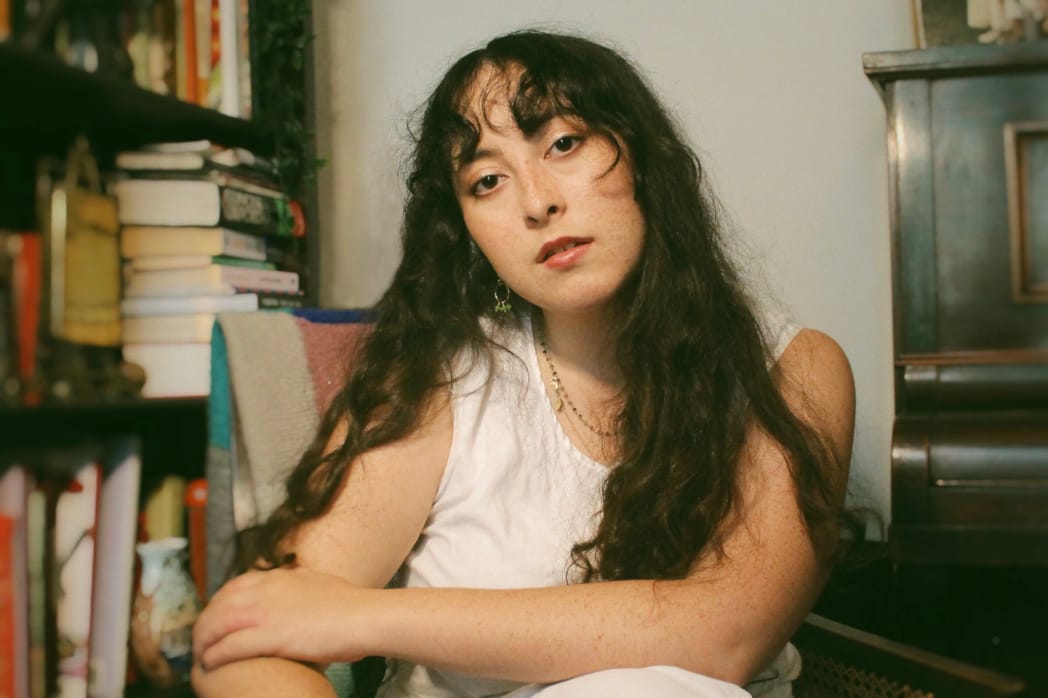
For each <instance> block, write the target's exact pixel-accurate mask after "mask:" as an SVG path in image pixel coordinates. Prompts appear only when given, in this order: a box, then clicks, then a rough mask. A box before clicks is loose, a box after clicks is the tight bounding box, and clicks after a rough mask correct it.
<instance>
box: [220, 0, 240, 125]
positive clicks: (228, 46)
mask: <svg viewBox="0 0 1048 698" xmlns="http://www.w3.org/2000/svg"><path fill="white" fill-rule="evenodd" d="M238 4H239V0H218V8H219V20H218V21H219V26H218V31H219V43H220V49H219V52H220V55H219V62H220V63H221V66H222V68H221V71H222V87H221V90H220V91H219V105H218V110H219V111H220V112H222V113H223V114H226V115H227V116H235V117H239V116H242V115H241V113H240V75H239V71H238V69H237V61H238V55H239V53H240V51H239V48H238V46H237V44H238V43H239V42H238V41H237V39H238V32H239V29H238V27H237V24H238V22H237V15H238V14H239V8H238Z"/></svg>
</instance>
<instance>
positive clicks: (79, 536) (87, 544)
mask: <svg viewBox="0 0 1048 698" xmlns="http://www.w3.org/2000/svg"><path fill="white" fill-rule="evenodd" d="M100 484H101V471H100V468H99V465H98V463H97V461H96V460H95V459H94V458H92V457H87V458H86V459H85V462H84V463H83V464H82V465H81V466H80V467H79V468H78V469H77V470H76V473H75V474H74V475H73V476H72V477H71V478H70V480H69V482H68V484H67V485H66V487H65V489H64V490H63V491H62V492H60V493H59V495H58V501H57V503H56V504H55V528H54V575H55V576H56V577H57V580H58V586H57V588H56V594H55V628H56V630H57V634H58V644H57V647H58V660H57V676H58V692H59V695H61V696H63V697H66V696H68V697H70V698H72V697H73V696H78V697H79V696H82V697H83V698H86V697H87V676H88V652H89V637H90V630H91V599H92V595H93V593H94V590H93V584H94V578H95V577H94V573H95V530H96V529H95V525H96V521H97V517H98V497H99V489H100Z"/></svg>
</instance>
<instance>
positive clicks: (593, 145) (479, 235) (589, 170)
mask: <svg viewBox="0 0 1048 698" xmlns="http://www.w3.org/2000/svg"><path fill="white" fill-rule="evenodd" d="M491 77H493V76H492V75H487V76H485V75H484V74H483V73H482V75H481V76H480V78H479V80H478V83H479V84H488V85H490V84H492V83H491V80H490V78H491ZM494 77H495V79H496V80H498V79H499V78H500V76H494ZM486 78H487V79H486ZM476 93H479V94H480V96H479V97H476V98H475V101H474V104H473V105H472V106H471V108H470V110H469V113H468V116H469V117H470V119H471V120H472V121H473V122H474V123H475V124H478V125H479V129H480V133H479V141H478V143H477V147H476V150H475V152H474V154H473V157H472V158H469V159H461V160H460V161H459V162H457V163H456V165H457V166H456V176H455V180H456V181H455V190H456V195H457V197H458V201H459V205H460V206H461V207H462V214H463V217H464V219H465V223H466V227H467V228H468V229H469V232H470V234H471V235H472V236H473V239H474V241H475V242H476V243H477V245H478V246H479V247H480V249H481V250H482V251H483V252H484V255H485V256H486V257H487V259H488V261H490V262H491V265H492V266H493V267H494V269H495V272H496V273H497V274H498V275H499V276H500V277H501V278H502V280H503V281H504V282H505V283H506V285H507V286H509V287H510V288H511V289H512V290H513V291H514V293H516V294H517V295H519V296H521V297H522V298H524V299H525V300H527V301H529V302H530V303H532V304H534V305H536V306H538V307H539V308H541V309H543V310H544V311H546V312H547V313H549V312H553V313H565V314H580V313H589V312H593V311H599V310H603V309H605V308H606V307H608V305H609V304H610V303H611V302H612V301H613V300H614V298H615V296H616V292H617V291H618V290H619V288H620V287H621V286H622V284H623V282H624V280H625V279H626V277H627V276H628V275H629V273H630V272H631V271H632V270H633V269H634V267H636V265H637V263H638V261H639V259H640V255H641V248H642V246H643V242H644V218H643V216H642V214H641V211H640V207H639V206H638V205H637V202H636V200H635V199H634V188H633V177H632V173H631V171H630V166H629V161H628V157H629V154H628V153H626V152H625V151H623V153H622V156H621V157H620V158H619V161H618V162H617V163H616V161H615V160H616V156H617V150H616V148H615V146H614V144H613V143H612V142H609V140H608V139H607V138H605V137H603V136H599V135H597V134H594V133H591V132H589V130H588V129H587V127H586V125H585V124H584V123H582V122H580V121H577V120H572V119H569V118H564V117H558V116H554V117H553V118H552V119H550V120H549V121H548V122H546V123H545V124H544V125H542V126H541V127H540V128H538V129H537V130H536V131H535V132H534V133H533V134H530V135H526V134H525V133H523V132H522V131H521V130H520V129H519V128H518V127H517V125H516V123H515V121H514V119H513V115H512V113H511V112H510V109H509V106H508V101H507V96H506V93H507V91H506V90H504V89H501V88H496V89H493V90H492V89H488V90H475V94H476ZM481 100H483V104H481V103H480V102H481Z"/></svg>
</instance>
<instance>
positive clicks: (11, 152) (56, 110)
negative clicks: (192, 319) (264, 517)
mask: <svg viewBox="0 0 1048 698" xmlns="http://www.w3.org/2000/svg"><path fill="white" fill-rule="evenodd" d="M252 4H254V3H252ZM302 4H303V6H304V7H305V8H307V17H306V20H305V22H304V23H303V25H302V26H303V27H304V28H305V29H306V30H308V28H309V27H310V26H311V20H310V19H309V17H308V8H309V6H310V3H309V2H304V3H302ZM301 76H302V81H303V82H302V87H303V89H302V95H303V97H304V99H305V104H304V105H303V106H304V108H303V110H302V111H303V127H304V129H305V131H306V132H307V134H311V132H312V124H313V107H312V99H313V89H312V84H311V82H312V55H311V50H310V48H309V46H308V44H307V46H306V48H305V49H304V61H303V63H302V66H301ZM269 89H270V90H272V89H273V88H272V85H270V86H269ZM0 102H2V103H3V107H2V108H0V230H9V231H27V230H34V229H36V227H37V217H36V212H35V210H34V209H35V201H36V192H35V186H36V184H35V182H36V168H37V163H38V161H39V159H40V158H41V157H42V156H46V155H50V156H57V157H59V158H61V157H63V156H64V155H65V153H66V152H67V149H68V148H69V145H70V143H71V142H72V140H73V138H74V137H75V136H77V135H78V134H83V135H84V136H86V137H87V139H88V140H89V141H90V144H91V147H92V150H93V152H94V155H95V156H96V158H97V159H98V162H99V164H100V166H101V168H102V169H103V170H107V169H109V168H110V166H111V165H112V163H113V158H114V156H115V154H116V153H117V152H119V151H122V150H131V149H134V148H137V147H139V146H141V145H144V144H148V143H153V142H170V141H195V140H209V141H212V142H215V143H221V144H222V145H224V146H227V147H241V148H245V149H247V150H250V151H252V152H254V153H256V154H258V155H261V156H265V157H273V156H278V155H279V154H280V148H281V145H280V143H281V124H280V121H279V118H274V117H272V116H269V115H268V113H267V112H266V111H264V110H256V116H255V118H253V119H241V118H233V117H230V116H226V115H224V114H221V113H219V112H218V111H215V110H212V109H208V108H205V107H201V106H197V105H195V104H190V103H187V102H184V101H181V100H179V99H177V98H175V97H172V96H166V95H161V94H157V93H154V92H150V91H148V90H146V89H143V88H141V87H138V86H137V85H135V84H134V83H133V82H130V81H123V80H120V79H117V78H112V77H107V76H103V75H97V74H91V73H88V72H86V71H83V70H81V69H79V68H75V67H72V66H68V65H65V64H64V63H62V62H61V61H60V60H59V59H57V58H56V57H54V56H52V55H50V54H48V53H44V52H42V51H34V50H29V49H26V48H23V47H21V46H18V45H16V42H14V41H13V40H9V41H6V42H0ZM283 147H286V142H285V144H284V146H283ZM302 148H303V151H304V152H303V153H302V161H303V162H306V163H311V162H313V161H314V160H315V152H314V150H313V146H312V143H311V139H307V142H306V143H304V144H303V146H302ZM297 194H298V195H297V198H298V200H299V203H300V204H301V205H302V208H303V212H304V214H305V218H306V222H307V231H308V232H307V236H306V238H305V239H296V240H294V241H293V242H294V246H293V247H292V248H291V250H292V254H293V255H294V256H295V257H296V258H297V259H298V261H299V263H300V269H301V275H302V282H303V286H304V288H305V290H306V297H305V299H304V300H305V303H306V304H307V305H315V299H316V288H317V284H316V278H317V273H316V270H317V269H318V266H319V264H318V259H317V247H318V246H317V245H316V244H313V242H312V240H315V236H316V234H317V230H318V217H317V215H316V197H315V193H314V192H313V190H312V187H309V186H306V187H303V188H302V189H301V191H299V192H298V193H297ZM127 435H133V436H136V437H137V438H138V440H139V443H140V452H139V456H140V458H141V463H142V470H141V480H140V491H141V492H142V493H145V492H147V491H149V490H150V489H151V488H153V487H154V486H155V485H156V484H157V483H158V482H159V481H160V480H161V479H163V478H164V477H165V476H166V475H180V476H182V477H184V478H185V479H186V480H190V479H193V478H198V477H202V476H203V475H204V469H205V468H204V466H205V460H206V450H207V399H206V398H154V399H144V398H119V399H105V400H103V399H99V400H84V399H75V400H70V401H62V402H47V401H45V402H43V403H42V404H38V405H32V406H27V405H22V404H5V403H3V402H2V401H0V475H2V474H3V473H4V471H5V470H6V469H7V468H8V467H9V466H10V465H12V464H16V463H17V464H22V465H25V466H28V467H29V468H30V469H33V468H36V469H37V470H38V471H39V472H41V473H55V472H72V469H74V468H75V467H76V466H77V462H76V457H77V448H78V446H79V445H80V444H85V443H87V444H90V443H105V442H107V441H108V440H109V439H113V438H118V437H121V436H127ZM63 459H65V460H67V461H69V462H68V463H65V462H64V461H63ZM140 502H141V500H140ZM128 661H131V660H130V658H129V659H128ZM53 680H54V678H53V676H52V677H49V678H48V681H49V682H51V681H53ZM127 695H130V696H135V695H165V696H171V697H174V696H183V695H185V696H191V695H192V692H191V690H190V689H189V688H188V686H186V685H184V684H183V685H179V686H176V687H174V688H172V689H167V690H160V689H153V688H151V687H149V686H148V685H147V684H146V683H145V682H139V683H138V684H136V685H133V686H131V687H129V688H128V692H127Z"/></svg>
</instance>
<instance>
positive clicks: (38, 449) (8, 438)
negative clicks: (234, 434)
mask: <svg viewBox="0 0 1048 698" xmlns="http://www.w3.org/2000/svg"><path fill="white" fill-rule="evenodd" d="M126 434H134V435H136V436H138V437H139V438H140V439H141V441H142V461H143V463H144V464H146V468H145V472H144V473H143V476H144V480H146V481H148V480H149V475H148V473H155V474H157V475H158V476H159V475H162V474H164V473H178V474H182V475H185V476H187V477H199V476H201V475H203V463H204V460H205V455H206V442H207V438H206V437H207V400H206V399H205V398H167V399H134V400H120V401H113V402H90V403H88V402H79V403H77V402H69V403H50V404H43V405H39V406H33V407H23V406H10V405H8V406H0V468H2V467H3V466H4V465H6V464H9V463H15V462H32V461H34V460H39V459H41V458H57V459H58V460H59V461H61V458H62V449H63V448H70V447H72V448H75V447H77V445H78V444H82V443H85V442H86V443H92V442H103V441H104V440H105V439H106V438H107V437H111V436H119V435H126ZM50 454H58V455H56V456H55V455H50ZM54 467H58V468H60V467H61V463H60V462H59V464H58V465H57V466H54ZM143 484H144V485H148V484H149V483H148V482H143Z"/></svg>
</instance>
